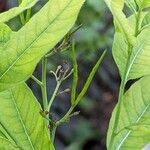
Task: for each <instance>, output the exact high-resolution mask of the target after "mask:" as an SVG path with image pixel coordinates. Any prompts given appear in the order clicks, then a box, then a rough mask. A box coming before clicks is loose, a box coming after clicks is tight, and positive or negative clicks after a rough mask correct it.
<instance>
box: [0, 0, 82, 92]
mask: <svg viewBox="0 0 150 150" xmlns="http://www.w3.org/2000/svg"><path fill="white" fill-rule="evenodd" d="M83 2H84V0H57V1H56V0H50V1H49V2H48V3H47V4H46V5H45V6H44V7H43V8H42V9H41V10H40V11H39V12H38V13H37V14H36V15H34V16H33V18H31V19H30V21H29V22H28V23H27V24H26V25H25V26H24V27H23V28H22V29H21V30H20V31H18V32H17V33H14V34H13V35H12V36H11V39H10V40H9V41H8V42H7V43H6V44H5V47H4V48H3V49H0V91H2V90H3V89H6V88H8V87H10V86H13V85H14V84H16V83H19V82H22V81H25V80H27V79H28V78H29V77H30V76H31V74H32V72H33V70H34V68H35V66H36V65H37V63H38V62H39V60H40V59H41V57H42V56H43V55H45V54H46V53H47V52H48V51H49V50H50V49H52V48H53V47H54V46H55V45H56V44H57V42H59V41H60V40H61V39H62V37H63V36H64V35H65V34H66V33H67V32H68V30H69V29H70V28H71V27H72V25H73V24H74V22H75V20H76V18H77V15H78V13H79V10H80V8H81V6H82V4H83Z"/></svg>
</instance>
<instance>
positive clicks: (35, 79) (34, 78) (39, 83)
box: [31, 75, 42, 86]
mask: <svg viewBox="0 0 150 150" xmlns="http://www.w3.org/2000/svg"><path fill="white" fill-rule="evenodd" d="M31 79H32V80H34V81H35V82H36V83H37V84H38V85H39V86H42V82H41V81H40V80H38V79H37V78H36V77H35V76H34V75H32V76H31Z"/></svg>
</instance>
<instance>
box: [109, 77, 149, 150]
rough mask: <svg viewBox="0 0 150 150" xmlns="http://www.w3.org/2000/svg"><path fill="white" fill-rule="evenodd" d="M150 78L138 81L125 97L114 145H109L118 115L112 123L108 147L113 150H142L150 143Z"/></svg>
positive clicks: (113, 116)
mask: <svg viewBox="0 0 150 150" xmlns="http://www.w3.org/2000/svg"><path fill="white" fill-rule="evenodd" d="M149 82H150V76H147V77H144V78H142V79H140V80H139V81H137V82H136V83H135V84H134V85H133V86H132V87H131V88H130V89H129V90H128V91H127V92H126V93H125V95H124V96H123V100H122V105H121V112H120V115H119V124H118V126H117V130H116V131H115V133H116V136H115V139H114V143H113V145H109V143H110V137H111V134H112V132H113V129H112V126H113V124H114V118H115V115H116V109H117V106H116V109H115V110H114V112H113V115H112V119H111V121H110V126H109V131H108V139H107V146H108V149H111V150H129V149H132V150H140V149H142V148H144V147H145V145H147V144H148V143H149V142H150V136H149V134H150V132H147V131H148V130H149V131H150V126H146V128H145V125H150V120H149V117H150V84H148V83H149ZM141 131H142V132H141Z"/></svg>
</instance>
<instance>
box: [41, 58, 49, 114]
mask: <svg viewBox="0 0 150 150" xmlns="http://www.w3.org/2000/svg"><path fill="white" fill-rule="evenodd" d="M46 66H47V58H45V57H43V59H42V86H41V90H42V98H43V107H44V111H46V110H47V106H48V101H47V89H46Z"/></svg>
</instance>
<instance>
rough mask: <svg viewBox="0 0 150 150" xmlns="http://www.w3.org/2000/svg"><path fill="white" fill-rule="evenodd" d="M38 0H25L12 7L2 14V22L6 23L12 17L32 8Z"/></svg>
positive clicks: (0, 21) (0, 20) (0, 19)
mask: <svg viewBox="0 0 150 150" xmlns="http://www.w3.org/2000/svg"><path fill="white" fill-rule="evenodd" d="M37 1H38V0H23V2H22V3H21V5H20V6H18V7H15V8H12V9H10V10H8V11H6V12H4V13H1V14H0V23H4V22H7V21H9V20H10V19H12V18H14V17H16V16H17V15H19V14H20V13H21V12H23V11H25V10H26V9H29V8H31V7H32V6H34V5H35V4H36V2H37Z"/></svg>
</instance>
